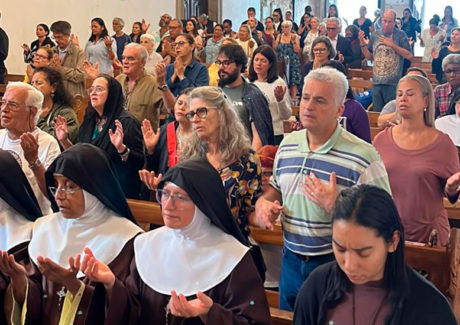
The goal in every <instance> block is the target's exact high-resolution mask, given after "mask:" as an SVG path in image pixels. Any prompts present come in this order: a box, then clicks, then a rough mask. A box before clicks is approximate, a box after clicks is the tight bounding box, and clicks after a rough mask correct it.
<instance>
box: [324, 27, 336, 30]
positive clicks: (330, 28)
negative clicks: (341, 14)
mask: <svg viewBox="0 0 460 325" xmlns="http://www.w3.org/2000/svg"><path fill="white" fill-rule="evenodd" d="M326 29H327V30H336V29H337V27H326Z"/></svg>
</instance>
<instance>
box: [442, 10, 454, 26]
mask: <svg viewBox="0 0 460 325" xmlns="http://www.w3.org/2000/svg"><path fill="white" fill-rule="evenodd" d="M446 9H449V10H450V12H451V15H450V21H451V22H452V23H453V22H454V10H453V9H452V6H446V7H445V8H444V11H446ZM442 22H444V23H445V22H446V16H444V17H442Z"/></svg>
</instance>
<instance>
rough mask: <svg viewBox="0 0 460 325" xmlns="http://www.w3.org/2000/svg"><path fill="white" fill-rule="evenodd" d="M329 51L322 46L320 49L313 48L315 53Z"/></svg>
mask: <svg viewBox="0 0 460 325" xmlns="http://www.w3.org/2000/svg"><path fill="white" fill-rule="evenodd" d="M326 51H327V48H325V47H322V48H319V49H313V52H315V53H324V52H326Z"/></svg>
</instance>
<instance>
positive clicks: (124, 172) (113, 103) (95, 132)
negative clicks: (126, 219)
mask: <svg viewBox="0 0 460 325" xmlns="http://www.w3.org/2000/svg"><path fill="white" fill-rule="evenodd" d="M88 91H89V95H90V103H89V104H88V108H87V109H86V113H85V117H84V119H83V122H82V124H81V126H80V129H79V131H78V137H77V142H78V143H91V144H93V145H95V146H97V147H99V148H101V149H102V150H104V152H105V153H106V154H107V155H108V156H109V158H110V160H111V161H112V163H113V164H114V166H115V170H116V172H117V175H118V180H119V181H120V184H121V186H122V188H123V190H124V193H125V195H126V196H127V197H129V198H134V199H139V192H140V188H141V182H140V179H139V174H138V172H139V170H140V169H142V166H143V164H144V146H143V142H142V141H143V140H142V132H141V125H140V123H139V121H138V120H137V119H136V118H135V117H134V115H132V114H131V113H130V112H129V111H127V110H126V109H125V106H124V104H125V101H124V96H123V90H122V88H121V85H120V83H119V82H118V81H117V80H115V79H114V78H112V77H110V76H105V75H103V76H100V77H98V78H96V79H95V80H94V81H93V85H92V86H91V87H90V88H89V90H88ZM55 132H56V137H57V139H58V140H59V143H60V144H61V146H62V147H64V148H66V149H67V148H69V147H70V146H72V143H71V142H70V140H69V137H68V131H67V123H66V121H65V119H64V118H63V117H58V118H57V119H56V120H55Z"/></svg>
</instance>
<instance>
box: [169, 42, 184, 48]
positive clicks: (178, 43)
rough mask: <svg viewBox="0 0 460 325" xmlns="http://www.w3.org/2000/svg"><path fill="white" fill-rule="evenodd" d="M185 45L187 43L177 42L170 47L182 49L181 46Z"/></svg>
mask: <svg viewBox="0 0 460 325" xmlns="http://www.w3.org/2000/svg"><path fill="white" fill-rule="evenodd" d="M185 44H187V42H185V41H179V42H175V43H171V46H172V47H182V46H184V45H185Z"/></svg>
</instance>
